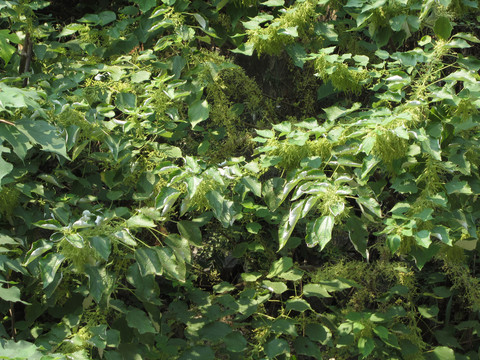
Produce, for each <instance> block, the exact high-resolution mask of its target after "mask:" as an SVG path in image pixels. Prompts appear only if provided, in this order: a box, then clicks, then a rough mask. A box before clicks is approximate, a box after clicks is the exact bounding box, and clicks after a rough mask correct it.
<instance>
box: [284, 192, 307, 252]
mask: <svg viewBox="0 0 480 360" xmlns="http://www.w3.org/2000/svg"><path fill="white" fill-rule="evenodd" d="M306 201H307V200H306V199H304V200H301V201H297V202H296V203H294V204H293V205H292V207H291V208H290V212H289V214H288V216H285V218H284V220H283V223H282V224H281V225H280V227H279V231H278V241H279V249H278V250H281V249H282V248H283V247H284V246H285V245H286V244H287V241H288V239H289V238H290V235H291V234H292V232H293V229H294V228H295V225H296V224H297V222H298V220H299V219H300V218H301V217H302V215H303V210H304V206H305V204H306Z"/></svg>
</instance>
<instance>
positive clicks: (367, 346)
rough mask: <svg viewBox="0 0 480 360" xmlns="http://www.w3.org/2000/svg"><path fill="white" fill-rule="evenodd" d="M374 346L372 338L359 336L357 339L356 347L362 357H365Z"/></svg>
mask: <svg viewBox="0 0 480 360" xmlns="http://www.w3.org/2000/svg"><path fill="white" fill-rule="evenodd" d="M374 348H375V342H374V341H373V339H372V338H363V337H362V338H360V339H358V349H359V350H360V353H361V354H362V355H363V357H367V356H368V355H370V353H371V352H372V351H373V349H374Z"/></svg>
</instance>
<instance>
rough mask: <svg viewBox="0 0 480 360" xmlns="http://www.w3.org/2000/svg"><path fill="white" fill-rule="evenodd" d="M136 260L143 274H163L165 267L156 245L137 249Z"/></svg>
mask: <svg viewBox="0 0 480 360" xmlns="http://www.w3.org/2000/svg"><path fill="white" fill-rule="evenodd" d="M135 260H137V263H138V266H139V267H140V272H141V273H142V275H143V276H146V275H148V274H151V275H162V273H163V268H162V264H161V263H160V258H159V254H158V251H157V248H156V247H153V248H146V247H142V248H139V249H137V250H135Z"/></svg>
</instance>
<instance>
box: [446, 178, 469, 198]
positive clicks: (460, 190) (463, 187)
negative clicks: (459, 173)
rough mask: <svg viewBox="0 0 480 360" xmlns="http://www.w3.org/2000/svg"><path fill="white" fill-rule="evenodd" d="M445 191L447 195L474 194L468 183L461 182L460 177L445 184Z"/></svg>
mask: <svg viewBox="0 0 480 360" xmlns="http://www.w3.org/2000/svg"><path fill="white" fill-rule="evenodd" d="M445 189H446V190H447V194H448V195H451V194H467V195H470V194H472V189H471V188H470V185H469V184H468V182H466V181H460V180H459V179H458V177H456V178H454V179H453V180H452V181H450V182H448V183H446V184H445Z"/></svg>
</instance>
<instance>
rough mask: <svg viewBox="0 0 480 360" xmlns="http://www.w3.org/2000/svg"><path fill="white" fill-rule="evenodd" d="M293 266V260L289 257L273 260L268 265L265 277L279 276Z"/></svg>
mask: <svg viewBox="0 0 480 360" xmlns="http://www.w3.org/2000/svg"><path fill="white" fill-rule="evenodd" d="M292 266H293V260H292V258H290V257H286V256H284V257H282V258H281V259H279V260H277V261H275V262H274V263H273V264H272V265H271V266H270V271H269V272H268V275H267V278H269V279H271V278H273V277H275V276H279V275H281V274H283V273H284V272H286V271H288V270H290V269H291V268H292Z"/></svg>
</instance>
